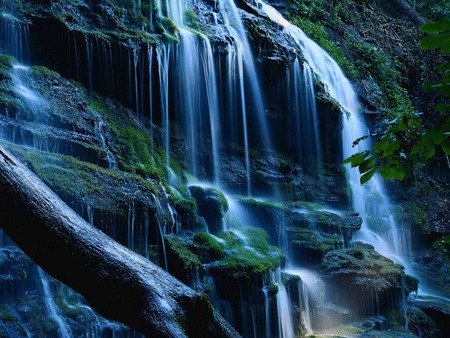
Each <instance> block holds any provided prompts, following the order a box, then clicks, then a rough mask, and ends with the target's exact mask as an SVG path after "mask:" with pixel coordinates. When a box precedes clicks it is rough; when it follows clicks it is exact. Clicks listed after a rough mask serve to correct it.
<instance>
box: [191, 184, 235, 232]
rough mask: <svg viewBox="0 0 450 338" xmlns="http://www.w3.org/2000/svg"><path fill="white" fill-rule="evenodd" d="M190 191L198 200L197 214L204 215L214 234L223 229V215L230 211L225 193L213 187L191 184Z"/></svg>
mask: <svg viewBox="0 0 450 338" xmlns="http://www.w3.org/2000/svg"><path fill="white" fill-rule="evenodd" d="M189 191H190V192H191V195H192V197H193V198H194V199H195V201H196V202H197V214H198V215H199V216H200V217H203V218H204V219H205V221H206V224H207V225H208V228H209V231H210V232H211V233H213V234H215V233H217V232H219V231H221V230H223V217H224V215H225V213H226V212H227V211H228V202H227V199H226V197H225V195H224V194H223V193H222V192H221V191H219V190H216V189H213V188H202V187H197V186H190V187H189Z"/></svg>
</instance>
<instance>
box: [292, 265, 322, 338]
mask: <svg viewBox="0 0 450 338" xmlns="http://www.w3.org/2000/svg"><path fill="white" fill-rule="evenodd" d="M284 272H285V273H286V274H288V275H292V276H298V277H300V279H301V280H302V282H301V290H299V296H300V297H301V299H300V304H302V305H303V307H304V310H303V311H302V313H301V315H302V316H301V320H302V322H303V325H304V326H305V329H306V331H307V333H308V335H311V334H313V329H312V320H311V317H312V309H311V308H310V302H312V303H313V304H315V307H323V305H324V297H325V284H324V283H323V282H322V280H321V279H320V278H319V276H318V275H317V274H316V273H314V272H312V271H310V270H307V269H302V268H295V267H290V268H288V269H286V270H285V271H284ZM299 288H300V285H299ZM300 291H301V292H300Z"/></svg>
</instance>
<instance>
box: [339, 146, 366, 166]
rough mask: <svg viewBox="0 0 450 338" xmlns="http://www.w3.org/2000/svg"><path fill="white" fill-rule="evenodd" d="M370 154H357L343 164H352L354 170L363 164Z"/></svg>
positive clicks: (364, 152)
mask: <svg viewBox="0 0 450 338" xmlns="http://www.w3.org/2000/svg"><path fill="white" fill-rule="evenodd" d="M369 154H370V152H369V151H368V150H366V151H363V152H360V153H356V154H354V155H352V156H350V157H349V158H347V159H345V160H344V161H343V163H351V165H352V168H354V167H357V166H358V165H360V164H361V162H363V161H364V160H365V158H366V157H367V156H369Z"/></svg>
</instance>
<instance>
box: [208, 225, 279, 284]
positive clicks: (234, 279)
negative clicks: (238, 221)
mask: <svg viewBox="0 0 450 338" xmlns="http://www.w3.org/2000/svg"><path fill="white" fill-rule="evenodd" d="M217 236H218V238H219V244H220V245H222V246H223V248H224V251H223V258H222V259H221V260H217V261H214V262H212V263H210V264H209V267H208V271H209V273H210V274H211V275H212V276H214V277H215V278H216V280H218V281H219V280H220V281H227V283H236V286H238V285H239V283H240V282H242V281H248V280H252V279H255V278H257V279H258V278H259V279H260V278H262V276H263V275H264V274H267V273H268V272H270V271H273V270H276V269H278V268H279V267H280V266H281V265H282V263H283V261H284V254H283V252H282V251H281V250H280V249H278V248H276V247H272V246H270V245H269V244H268V242H267V238H268V237H267V233H266V232H265V231H264V230H261V229H258V228H253V227H245V228H241V229H239V230H238V229H233V230H231V231H226V232H222V233H219V234H218V235H217ZM229 285H231V284H229Z"/></svg>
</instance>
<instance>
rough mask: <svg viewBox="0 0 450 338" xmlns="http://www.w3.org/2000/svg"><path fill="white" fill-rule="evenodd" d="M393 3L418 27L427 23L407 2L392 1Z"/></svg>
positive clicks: (402, 0)
mask: <svg viewBox="0 0 450 338" xmlns="http://www.w3.org/2000/svg"><path fill="white" fill-rule="evenodd" d="M392 2H393V3H394V4H395V6H397V8H398V9H399V10H401V11H402V13H403V15H405V16H406V17H408V18H409V19H410V20H411V21H412V22H414V23H415V24H416V25H422V24H424V23H425V19H424V18H422V17H421V16H420V15H419V13H417V12H416V10H415V9H414V8H412V7H411V5H410V4H409V3H408V2H407V1H405V0H392Z"/></svg>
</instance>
